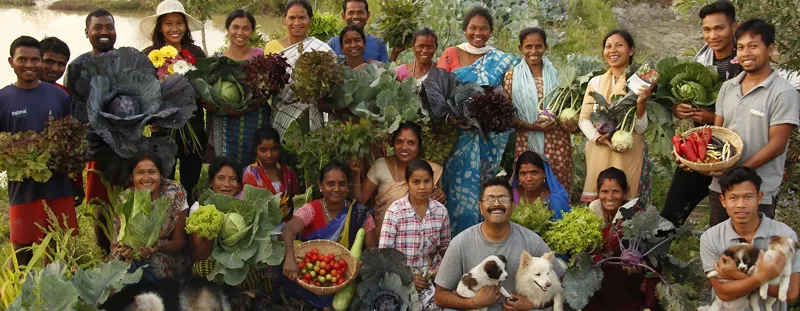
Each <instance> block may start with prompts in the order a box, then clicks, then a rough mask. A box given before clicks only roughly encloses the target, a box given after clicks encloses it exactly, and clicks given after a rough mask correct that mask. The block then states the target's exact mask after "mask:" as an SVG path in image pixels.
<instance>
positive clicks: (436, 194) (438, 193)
mask: <svg viewBox="0 0 800 311" xmlns="http://www.w3.org/2000/svg"><path fill="white" fill-rule="evenodd" d="M431 199H433V200H434V201H437V202H439V203H442V204H444V203H445V202H446V201H447V195H446V194H444V191H442V189H440V188H436V189H433V193H431Z"/></svg>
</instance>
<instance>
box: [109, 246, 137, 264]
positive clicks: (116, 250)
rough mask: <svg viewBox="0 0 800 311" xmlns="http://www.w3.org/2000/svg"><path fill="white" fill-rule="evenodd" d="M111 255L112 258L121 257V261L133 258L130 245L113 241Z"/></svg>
mask: <svg viewBox="0 0 800 311" xmlns="http://www.w3.org/2000/svg"><path fill="white" fill-rule="evenodd" d="M111 255H112V257H114V258H122V260H123V261H125V262H128V261H130V260H131V258H133V249H132V248H131V247H130V246H125V245H122V244H119V243H118V242H113V243H111Z"/></svg>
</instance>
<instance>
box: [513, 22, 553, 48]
mask: <svg viewBox="0 0 800 311" xmlns="http://www.w3.org/2000/svg"><path fill="white" fill-rule="evenodd" d="M533 34H538V35H540V36H542V40H544V46H547V33H546V32H545V31H544V29H542V28H540V27H528V28H525V29H523V30H522V31H520V32H519V45H522V41H525V38H527V37H528V36H530V35H533Z"/></svg>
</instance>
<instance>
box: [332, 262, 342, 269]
mask: <svg viewBox="0 0 800 311" xmlns="http://www.w3.org/2000/svg"><path fill="white" fill-rule="evenodd" d="M333 268H334V269H336V270H339V269H341V268H342V265H340V264H339V263H338V262H337V263H334V264H333Z"/></svg>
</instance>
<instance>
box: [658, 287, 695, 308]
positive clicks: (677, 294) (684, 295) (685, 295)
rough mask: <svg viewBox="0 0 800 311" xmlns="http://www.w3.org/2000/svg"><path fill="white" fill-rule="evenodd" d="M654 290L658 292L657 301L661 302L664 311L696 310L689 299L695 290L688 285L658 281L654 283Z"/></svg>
mask: <svg viewBox="0 0 800 311" xmlns="http://www.w3.org/2000/svg"><path fill="white" fill-rule="evenodd" d="M656 292H658V301H659V302H661V305H662V306H663V307H664V310H665V311H693V310H697V306H696V305H695V304H694V303H693V302H692V299H691V298H692V296H695V291H694V290H693V289H692V288H691V286H689V285H684V284H666V283H659V284H658V285H656Z"/></svg>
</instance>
